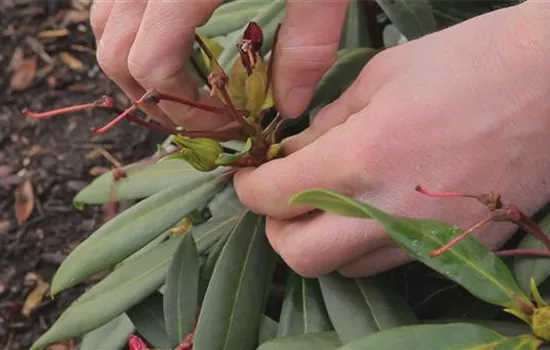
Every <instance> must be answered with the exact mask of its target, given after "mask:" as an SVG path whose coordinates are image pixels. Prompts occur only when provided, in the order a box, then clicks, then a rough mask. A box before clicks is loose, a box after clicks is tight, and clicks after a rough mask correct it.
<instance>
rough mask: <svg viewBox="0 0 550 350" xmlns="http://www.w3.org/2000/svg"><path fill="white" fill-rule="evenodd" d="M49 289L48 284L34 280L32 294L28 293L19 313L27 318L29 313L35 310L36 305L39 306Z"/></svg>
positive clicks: (40, 280)
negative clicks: (34, 284)
mask: <svg viewBox="0 0 550 350" xmlns="http://www.w3.org/2000/svg"><path fill="white" fill-rule="evenodd" d="M49 288H50V285H49V284H48V283H46V282H44V281H43V280H42V279H41V278H38V279H37V280H36V286H35V287H34V289H33V290H32V292H30V293H29V295H28V296H27V299H25V304H23V311H21V313H22V314H23V315H25V316H27V317H29V316H30V315H31V312H32V311H33V310H34V309H36V307H37V306H38V305H40V303H41V302H42V299H44V295H46V292H47V291H48V289H49Z"/></svg>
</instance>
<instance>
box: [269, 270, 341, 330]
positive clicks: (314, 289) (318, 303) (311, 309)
mask: <svg viewBox="0 0 550 350" xmlns="http://www.w3.org/2000/svg"><path fill="white" fill-rule="evenodd" d="M331 330H333V327H332V324H331V323H330V319H329V318H328V314H327V310H326V308H325V304H324V301H323V296H322V295H321V289H320V288H319V281H318V280H317V279H311V278H303V277H301V276H298V275H297V274H296V273H294V272H291V275H290V276H289V278H288V282H287V286H286V290H285V297H284V300H283V307H282V311H281V319H280V320H279V329H278V331H277V337H284V336H291V335H295V334H301V333H318V332H323V331H331Z"/></svg>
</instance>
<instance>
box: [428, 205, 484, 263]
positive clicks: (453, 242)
mask: <svg viewBox="0 0 550 350" xmlns="http://www.w3.org/2000/svg"><path fill="white" fill-rule="evenodd" d="M492 219H493V217H492V216H491V215H488V216H486V217H485V218H484V219H483V220H481V221H480V222H478V223H476V224H474V225H473V226H472V227H470V228H469V229H467V230H466V231H464V232H462V233H461V234H459V235H458V236H456V237H455V238H453V239H452V240H451V241H450V242H449V243H447V244H445V245H444V246H443V247H441V248H439V249H436V250H434V251H432V252H431V253H430V256H431V257H435V256H439V255H441V254H442V253H444V252H445V251H446V250H448V249H450V248H452V247H453V246H454V245H456V244H457V243H458V242H460V241H461V240H463V239H464V238H466V237H467V236H468V235H469V234H471V233H472V232H474V231H475V230H477V229H479V228H481V227H482V226H484V225H486V224H487V223H489V222H490V221H491V220H492Z"/></svg>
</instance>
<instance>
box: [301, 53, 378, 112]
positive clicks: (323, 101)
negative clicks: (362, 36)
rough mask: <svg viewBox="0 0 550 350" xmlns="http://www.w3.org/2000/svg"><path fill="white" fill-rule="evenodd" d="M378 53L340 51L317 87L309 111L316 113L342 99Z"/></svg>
mask: <svg viewBox="0 0 550 350" xmlns="http://www.w3.org/2000/svg"><path fill="white" fill-rule="evenodd" d="M376 53H378V51H377V50H375V49H371V48H368V47H361V48H352V49H344V50H340V51H339V52H338V56H337V57H336V61H335V62H334V64H333V65H332V67H331V68H330V69H329V70H328V71H327V72H326V73H325V75H324V76H323V78H322V79H321V81H320V82H319V84H318V85H317V89H316V91H315V95H314V96H313V98H312V100H311V103H310V104H309V107H308V110H309V111H315V110H317V109H318V108H320V107H323V106H324V105H327V104H329V103H330V102H332V101H334V100H336V99H337V98H338V97H340V95H341V94H342V93H343V92H344V91H346V90H347V88H348V87H350V86H351V84H352V83H353V82H354V81H355V79H356V78H357V76H358V75H359V73H360V72H361V70H362V69H363V67H364V66H365V65H366V64H367V62H368V61H369V60H370V59H371V58H372V57H374V55H375V54H376Z"/></svg>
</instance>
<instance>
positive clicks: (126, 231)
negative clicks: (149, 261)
mask: <svg viewBox="0 0 550 350" xmlns="http://www.w3.org/2000/svg"><path fill="white" fill-rule="evenodd" d="M221 183H222V180H220V179H218V178H216V174H215V173H213V174H211V175H210V176H209V177H207V178H203V179H201V180H200V181H197V182H192V183H186V184H183V185H181V184H180V185H177V186H175V187H172V188H169V189H167V190H164V191H162V192H159V193H157V194H155V195H153V196H151V197H149V198H147V199H145V200H143V201H141V202H139V203H138V204H136V205H134V206H133V207H131V208H130V209H128V210H126V211H124V212H123V213H121V214H120V215H118V216H116V217H115V218H114V219H112V220H111V221H109V222H107V223H106V224H105V225H103V226H102V227H101V228H100V229H99V230H97V231H96V232H94V233H93V234H92V235H91V236H90V237H89V238H88V239H86V240H85V241H84V242H82V243H81V244H80V245H79V246H78V247H76V248H75V249H74V250H73V251H72V253H71V254H70V255H69V256H68V257H67V259H65V261H63V264H61V266H60V267H59V269H58V270H57V273H56V274H55V276H54V278H53V281H52V295H55V294H57V293H58V292H60V291H62V290H63V289H66V288H69V287H72V286H74V285H75V284H77V283H80V282H82V281H84V280H86V279H87V278H88V277H90V276H92V275H94V274H95V273H97V272H99V271H102V270H104V269H106V268H109V267H111V266H113V265H115V264H116V263H118V262H120V261H122V260H123V259H125V258H126V257H128V256H130V255H131V254H132V253H134V252H135V251H137V250H138V249H140V248H141V247H143V246H145V245H146V244H147V243H149V242H150V241H151V240H153V239H154V238H155V237H157V236H158V235H160V234H161V233H162V232H163V231H164V230H166V229H168V228H169V227H171V226H172V225H173V224H174V223H175V222H176V221H177V220H178V219H180V218H181V217H182V216H185V215H187V214H188V213H190V212H191V211H192V210H194V209H195V208H198V207H200V206H202V205H204V204H206V203H207V202H208V200H209V199H210V198H211V197H212V196H213V195H214V194H215V193H216V192H217V191H218V189H219V186H220V184H221Z"/></svg>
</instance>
